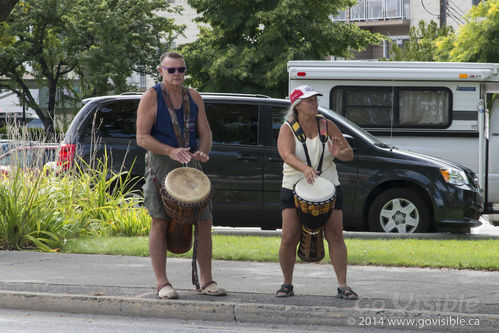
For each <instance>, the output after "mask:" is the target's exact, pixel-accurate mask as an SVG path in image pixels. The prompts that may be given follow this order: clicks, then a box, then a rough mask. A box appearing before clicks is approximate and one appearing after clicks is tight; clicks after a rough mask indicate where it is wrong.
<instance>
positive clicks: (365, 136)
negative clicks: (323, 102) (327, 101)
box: [319, 106, 387, 147]
mask: <svg viewBox="0 0 499 333" xmlns="http://www.w3.org/2000/svg"><path fill="white" fill-rule="evenodd" d="M319 112H320V113H325V114H328V115H329V116H330V117H331V118H333V119H334V120H336V121H338V122H341V123H342V125H343V126H345V127H348V128H349V129H351V130H352V131H354V132H356V134H357V135H358V136H360V137H362V138H363V139H364V140H366V141H368V142H370V143H372V144H373V145H376V146H378V147H383V146H387V145H385V144H384V143H383V142H381V141H380V140H379V139H378V138H377V137H375V136H374V135H372V134H371V133H369V132H367V131H366V130H364V129H362V128H361V127H359V126H358V125H357V124H355V123H354V122H352V121H350V120H348V119H347V118H345V117H343V116H342V115H340V114H339V113H337V112H335V111H332V110H330V109H326V108H324V107H322V106H319Z"/></svg>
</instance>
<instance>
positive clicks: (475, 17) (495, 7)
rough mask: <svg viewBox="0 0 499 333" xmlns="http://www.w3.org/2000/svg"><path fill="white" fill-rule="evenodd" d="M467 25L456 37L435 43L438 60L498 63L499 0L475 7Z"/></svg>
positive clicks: (449, 37) (492, 0) (469, 13)
mask: <svg viewBox="0 0 499 333" xmlns="http://www.w3.org/2000/svg"><path fill="white" fill-rule="evenodd" d="M466 20H467V22H468V23H466V24H464V25H463V26H461V27H460V29H459V30H458V31H457V33H456V34H454V35H450V36H446V37H440V38H438V39H437V40H436V41H435V45H436V46H437V51H438V52H437V55H436V59H437V60H438V61H459V62H465V61H467V62H499V51H498V50H499V1H498V0H487V1H482V2H481V3H479V4H478V5H476V6H473V7H472V8H471V10H470V11H469V12H468V14H467V15H466Z"/></svg>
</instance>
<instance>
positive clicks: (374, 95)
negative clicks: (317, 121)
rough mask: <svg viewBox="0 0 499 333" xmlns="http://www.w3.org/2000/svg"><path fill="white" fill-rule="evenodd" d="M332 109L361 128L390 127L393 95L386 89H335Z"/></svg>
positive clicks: (389, 89) (390, 90)
mask: <svg viewBox="0 0 499 333" xmlns="http://www.w3.org/2000/svg"><path fill="white" fill-rule="evenodd" d="M332 101H333V105H332V109H333V110H335V111H337V112H338V113H340V114H342V115H343V116H345V117H346V118H348V119H350V120H351V121H353V122H354V123H356V124H357V125H359V126H362V127H390V126H391V124H392V122H393V113H392V104H393V93H392V89H391V88H388V87H335V88H334V89H333V98H332Z"/></svg>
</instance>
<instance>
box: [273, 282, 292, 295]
mask: <svg viewBox="0 0 499 333" xmlns="http://www.w3.org/2000/svg"><path fill="white" fill-rule="evenodd" d="M275 295H276V296H277V297H289V296H294V295H295V293H294V292H293V285H292V284H283V285H281V288H280V289H279V290H278V291H276V292H275Z"/></svg>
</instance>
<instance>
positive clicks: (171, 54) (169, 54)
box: [159, 52, 184, 63]
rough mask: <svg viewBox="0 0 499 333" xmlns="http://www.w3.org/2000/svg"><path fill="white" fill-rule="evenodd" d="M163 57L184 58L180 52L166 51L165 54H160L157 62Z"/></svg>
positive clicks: (161, 60)
mask: <svg viewBox="0 0 499 333" xmlns="http://www.w3.org/2000/svg"><path fill="white" fill-rule="evenodd" d="M165 58H172V59H184V56H182V55H181V54H180V53H178V52H166V53H165V54H163V55H162V56H161V58H160V59H159V62H160V63H162V62H163V59H165Z"/></svg>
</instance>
